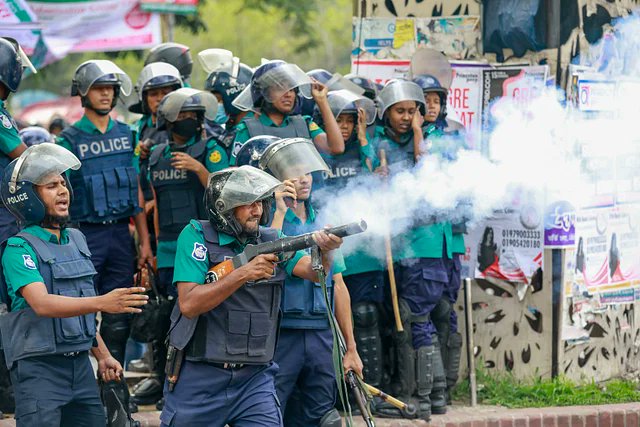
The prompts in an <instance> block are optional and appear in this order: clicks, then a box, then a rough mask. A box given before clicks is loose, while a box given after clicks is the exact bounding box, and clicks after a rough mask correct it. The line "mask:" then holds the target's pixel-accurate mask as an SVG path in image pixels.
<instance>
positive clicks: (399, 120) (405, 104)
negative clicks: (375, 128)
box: [387, 101, 417, 134]
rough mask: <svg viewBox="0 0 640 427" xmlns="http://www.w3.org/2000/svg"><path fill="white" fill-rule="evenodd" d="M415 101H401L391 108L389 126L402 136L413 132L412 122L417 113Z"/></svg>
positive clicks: (389, 110)
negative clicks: (410, 131)
mask: <svg viewBox="0 0 640 427" xmlns="http://www.w3.org/2000/svg"><path fill="white" fill-rule="evenodd" d="M416 110H417V107H416V102H415V101H401V102H397V103H395V104H393V105H392V106H391V107H389V109H388V110H387V111H388V114H389V125H390V126H391V129H393V130H394V131H396V132H398V133H400V134H402V133H407V132H409V130H411V120H413V115H414V114H415V113H416Z"/></svg>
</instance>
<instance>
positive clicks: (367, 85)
mask: <svg viewBox="0 0 640 427" xmlns="http://www.w3.org/2000/svg"><path fill="white" fill-rule="evenodd" d="M344 77H345V78H346V79H348V80H349V81H350V82H351V83H353V84H356V85H358V86H360V87H361V88H362V89H363V90H364V93H363V95H364V96H366V97H367V98H369V99H371V100H372V101H373V100H375V99H376V96H378V86H376V83H375V82H374V81H373V80H371V79H368V78H366V77H362V76H357V75H355V74H347V75H346V76H344Z"/></svg>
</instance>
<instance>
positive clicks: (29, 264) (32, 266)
mask: <svg viewBox="0 0 640 427" xmlns="http://www.w3.org/2000/svg"><path fill="white" fill-rule="evenodd" d="M22 259H23V260H24V266H25V267H27V268H28V269H29V270H36V269H37V268H38V267H36V263H35V262H34V261H33V259H32V258H31V255H22Z"/></svg>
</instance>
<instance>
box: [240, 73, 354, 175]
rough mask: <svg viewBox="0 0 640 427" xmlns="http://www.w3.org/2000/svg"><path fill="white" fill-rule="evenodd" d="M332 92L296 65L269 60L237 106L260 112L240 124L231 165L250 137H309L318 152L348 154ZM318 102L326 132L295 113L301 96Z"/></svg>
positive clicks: (241, 95)
mask: <svg viewBox="0 0 640 427" xmlns="http://www.w3.org/2000/svg"><path fill="white" fill-rule="evenodd" d="M328 92H329V89H328V88H327V87H326V86H324V85H323V84H321V83H318V82H314V81H312V80H311V78H309V76H307V75H306V74H305V73H304V72H302V70H301V69H300V68H299V67H298V66H297V65H295V64H288V63H286V62H284V61H280V60H275V61H269V62H267V63H265V64H263V65H261V66H260V67H258V68H257V69H256V71H255V73H254V74H253V77H252V78H251V84H250V85H249V86H248V87H247V88H246V89H245V90H244V91H243V92H242V93H241V94H240V95H239V96H238V98H237V99H236V100H235V101H234V105H235V106H236V107H237V108H238V109H240V110H244V111H256V112H258V113H259V114H256V115H255V116H253V117H247V118H245V119H244V120H243V121H242V123H240V124H238V125H237V132H236V137H235V141H234V145H233V151H232V153H231V159H230V163H229V164H231V165H234V164H235V155H236V153H237V152H238V150H239V149H240V147H241V146H242V144H244V143H245V142H246V141H247V140H248V139H249V138H252V137H254V136H258V135H273V136H277V137H279V138H295V137H299V138H306V139H310V140H312V141H313V143H314V145H315V146H316V148H317V149H318V151H320V152H323V153H331V154H339V153H342V152H343V151H344V141H343V140H342V136H341V135H340V129H339V128H338V124H337V123H336V119H335V117H333V115H332V114H331V108H330V107H329V103H328V102H327V93H328ZM300 96H301V97H305V98H312V97H313V99H314V100H315V101H316V104H317V106H318V110H319V111H320V115H321V116H322V118H323V120H324V123H325V129H326V131H327V133H325V131H324V130H322V129H321V128H320V127H319V126H318V125H317V124H316V123H315V122H314V121H313V120H312V119H311V117H309V116H301V115H299V114H295V111H296V106H297V104H298V102H299V101H298V99H299V97H300Z"/></svg>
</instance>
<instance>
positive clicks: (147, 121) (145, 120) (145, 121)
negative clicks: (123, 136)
mask: <svg viewBox="0 0 640 427" xmlns="http://www.w3.org/2000/svg"><path fill="white" fill-rule="evenodd" d="M150 126H153V122H152V121H151V115H150V114H145V115H143V116H142V117H141V118H140V120H138V121H137V122H136V123H134V124H132V125H130V126H129V128H131V131H132V132H133V136H134V138H135V145H134V147H136V148H135V150H134V151H133V163H134V165H135V167H136V172H138V173H140V132H141V131H142V129H144V128H145V127H150Z"/></svg>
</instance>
